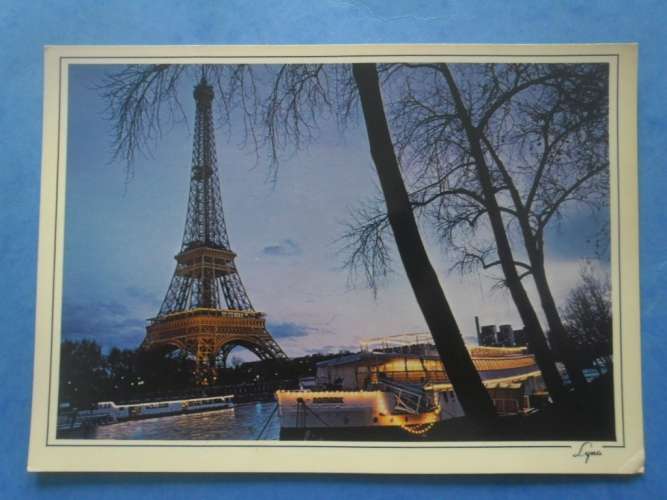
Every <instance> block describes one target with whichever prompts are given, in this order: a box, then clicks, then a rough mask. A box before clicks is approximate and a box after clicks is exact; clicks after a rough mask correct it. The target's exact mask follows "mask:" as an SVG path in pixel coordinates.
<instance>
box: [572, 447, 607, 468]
mask: <svg viewBox="0 0 667 500" xmlns="http://www.w3.org/2000/svg"><path fill="white" fill-rule="evenodd" d="M572 456H573V457H574V458H577V457H584V463H585V464H587V463H588V461H589V460H590V458H591V457H601V456H602V450H599V449H596V448H594V447H593V443H591V442H590V441H585V442H583V443H581V446H580V447H579V450H577V452H576V453H575V454H574V455H572Z"/></svg>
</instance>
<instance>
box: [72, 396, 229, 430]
mask: <svg viewBox="0 0 667 500" xmlns="http://www.w3.org/2000/svg"><path fill="white" fill-rule="evenodd" d="M233 408H234V396H233V395H229V396H214V397H206V398H193V399H179V400H172V401H155V402H146V403H132V404H116V403H114V402H113V401H100V402H98V403H97V404H96V405H95V407H94V408H92V409H90V410H80V411H78V412H77V413H76V415H75V419H74V422H77V423H79V424H81V425H84V426H91V425H104V424H110V423H115V422H122V421H125V420H138V419H145V418H158V417H165V416H169V415H180V414H185V413H201V412H205V411H214V410H228V409H233ZM69 421H70V422H72V418H71V417H70V420H69Z"/></svg>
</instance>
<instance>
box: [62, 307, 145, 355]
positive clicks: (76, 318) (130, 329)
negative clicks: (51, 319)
mask: <svg viewBox="0 0 667 500" xmlns="http://www.w3.org/2000/svg"><path fill="white" fill-rule="evenodd" d="M61 325H62V337H63V339H65V340H81V339H91V340H95V341H96V342H98V343H99V344H100V345H101V346H102V347H112V346H115V347H125V348H133V347H138V345H139V343H140V342H141V340H142V339H143V336H144V335H145V333H146V329H145V328H146V322H145V320H144V319H143V318H137V317H135V316H134V315H132V314H131V313H130V311H129V309H128V308H127V307H126V306H125V305H123V304H121V303H119V302H116V301H100V302H77V303H67V302H66V303H64V304H63V310H62V324H61Z"/></svg>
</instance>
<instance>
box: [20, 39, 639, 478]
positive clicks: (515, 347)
mask: <svg viewBox="0 0 667 500" xmlns="http://www.w3.org/2000/svg"><path fill="white" fill-rule="evenodd" d="M636 105H637V47H636V46H635V45H609V44H598V45H567V46H564V45H515V46H502V45H486V46H485V45H461V46H457V45H408V46H393V45H384V46H345V45H341V46H162V47H151V46H118V47H110V46H104V47H102V46H99V47H95V46H51V47H47V48H46V49H45V83H44V136H43V166H42V184H41V208H40V230H39V257H38V292H37V317H36V332H35V339H36V342H35V371H34V388H33V407H32V422H31V436H30V450H29V460H28V469H29V470H31V471H132V472H150V471H164V472H301V473H308V472H318V473H322V472H325V473H326V472H329V473H378V474H389V473H391V474H434V473H472V474H489V473H576V474H588V473H591V474H593V473H595V474H599V473H614V474H635V473H641V472H643V467H644V451H643V450H644V447H643V428H642V394H641V369H640V321H639V311H640V309H639V283H638V281H639V274H638V266H639V257H638V255H639V254H638V226H637V224H638V208H637V207H638V194H637V168H638V166H637V126H636V120H637V117H636Z"/></svg>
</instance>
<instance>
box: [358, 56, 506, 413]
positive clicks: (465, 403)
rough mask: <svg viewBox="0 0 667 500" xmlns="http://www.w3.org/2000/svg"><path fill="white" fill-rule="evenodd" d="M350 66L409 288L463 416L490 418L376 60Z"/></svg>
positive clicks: (488, 403)
mask: <svg viewBox="0 0 667 500" xmlns="http://www.w3.org/2000/svg"><path fill="white" fill-rule="evenodd" d="M352 69H353V74H354V79H355V81H356V83H357V87H358V90H359V96H360V98H361V107H362V109H363V113H364V119H365V122H366V130H367V132H368V142H369V144H370V150H371V156H372V158H373V162H374V163H375V168H376V170H377V173H378V177H379V179H380V185H381V187H382V192H383V194H384V199H385V203H386V206H387V215H388V218H389V223H390V225H391V228H392V231H393V233H394V238H395V240H396V246H397V248H398V252H399V254H400V256H401V261H402V262H403V266H404V267H405V272H406V274H407V276H408V279H409V281H410V285H411V286H412V290H413V291H414V294H415V297H416V298H417V302H418V304H419V307H420V309H421V311H422V314H423V315H424V319H425V320H426V323H427V324H428V327H429V330H430V331H431V335H432V336H433V341H434V342H435V345H436V347H437V349H438V353H439V354H440V358H441V359H442V362H443V364H444V366H445V367H446V370H447V375H448V376H449V379H450V381H451V383H452V385H453V387H454V390H455V391H456V394H457V396H458V397H459V401H460V402H461V405H462V407H463V410H464V411H465V413H466V415H467V416H469V417H471V418H475V419H480V420H487V419H490V418H493V417H494V416H495V414H496V412H495V408H494V406H493V402H492V400H491V397H490V396H489V393H488V392H487V391H486V388H485V387H484V385H483V384H482V380H481V378H480V376H479V373H478V372H477V370H476V369H475V366H474V364H473V362H472V359H471V358H470V354H469V352H468V350H467V348H466V346H465V343H464V342H463V337H462V336H461V333H460V331H459V328H458V325H457V323H456V319H455V318H454V314H453V313H452V310H451V308H450V306H449V303H448V302H447V298H446V297H445V293H444V291H443V290H442V287H441V286H440V282H439V281H438V276H437V274H436V272H435V270H434V269H433V267H432V266H431V263H430V261H429V258H428V255H427V254H426V249H425V248H424V244H423V242H422V239H421V236H420V235H419V229H418V228H417V223H416V221H415V218H414V215H413V213H412V206H411V204H410V199H409V198H408V193H407V190H406V189H405V184H404V182H403V178H402V176H401V171H400V168H399V165H398V160H397V159H396V153H395V151H394V146H393V143H392V141H391V136H390V134H389V127H388V125H387V118H386V116H385V112H384V105H383V102H382V95H381V93H380V83H379V79H378V74H377V68H376V66H375V64H354V65H353V66H352Z"/></svg>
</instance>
